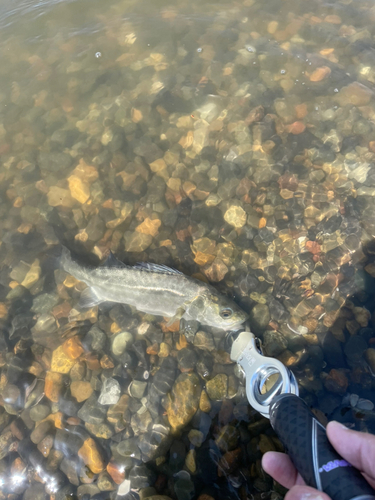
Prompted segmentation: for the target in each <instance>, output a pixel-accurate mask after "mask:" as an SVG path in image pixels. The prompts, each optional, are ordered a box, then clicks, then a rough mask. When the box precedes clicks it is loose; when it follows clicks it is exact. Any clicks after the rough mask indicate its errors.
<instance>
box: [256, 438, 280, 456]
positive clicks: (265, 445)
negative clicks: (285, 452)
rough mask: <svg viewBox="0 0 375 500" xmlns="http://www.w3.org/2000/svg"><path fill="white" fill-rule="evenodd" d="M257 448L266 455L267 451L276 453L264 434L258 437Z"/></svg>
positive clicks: (270, 440)
mask: <svg viewBox="0 0 375 500" xmlns="http://www.w3.org/2000/svg"><path fill="white" fill-rule="evenodd" d="M258 446H259V449H260V451H261V452H262V453H267V451H277V450H276V447H275V445H274V444H273V441H272V439H271V438H270V437H268V436H266V435H265V434H261V435H260V436H259V444H258Z"/></svg>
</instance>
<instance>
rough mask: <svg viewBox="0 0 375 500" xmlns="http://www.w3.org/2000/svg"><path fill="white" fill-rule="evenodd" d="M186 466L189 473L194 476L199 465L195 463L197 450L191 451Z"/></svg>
mask: <svg viewBox="0 0 375 500" xmlns="http://www.w3.org/2000/svg"><path fill="white" fill-rule="evenodd" d="M185 466H186V468H187V469H188V471H189V472H191V473H192V474H194V473H195V472H196V470H197V465H196V462H195V450H189V451H188V454H187V455H186V458H185Z"/></svg>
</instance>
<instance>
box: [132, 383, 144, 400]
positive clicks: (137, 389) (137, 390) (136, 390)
mask: <svg viewBox="0 0 375 500" xmlns="http://www.w3.org/2000/svg"><path fill="white" fill-rule="evenodd" d="M146 388H147V382H142V381H141V380H133V382H131V384H130V385H129V389H128V391H129V394H130V396H131V397H132V398H136V399H141V398H143V396H144V394H145V391H146Z"/></svg>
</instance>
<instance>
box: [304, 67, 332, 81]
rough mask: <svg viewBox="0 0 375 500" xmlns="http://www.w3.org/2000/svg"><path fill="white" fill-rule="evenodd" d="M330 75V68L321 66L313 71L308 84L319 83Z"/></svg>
mask: <svg viewBox="0 0 375 500" xmlns="http://www.w3.org/2000/svg"><path fill="white" fill-rule="evenodd" d="M330 74H331V68H330V67H329V66H321V67H320V68H317V69H316V70H314V71H313V72H312V73H311V74H310V76H309V79H310V82H321V81H322V80H324V78H327V77H328V76H329V75H330Z"/></svg>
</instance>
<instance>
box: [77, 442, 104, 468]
mask: <svg viewBox="0 0 375 500" xmlns="http://www.w3.org/2000/svg"><path fill="white" fill-rule="evenodd" d="M78 456H79V457H80V458H81V459H82V461H83V463H84V464H85V465H87V467H88V468H89V469H90V470H91V472H93V473H94V474H99V472H102V470H103V469H104V461H103V458H102V456H101V454H100V452H99V449H98V447H97V445H96V443H95V441H94V440H93V439H92V438H87V439H86V440H85V441H84V443H83V445H82V447H81V448H80V449H79V450H78Z"/></svg>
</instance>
